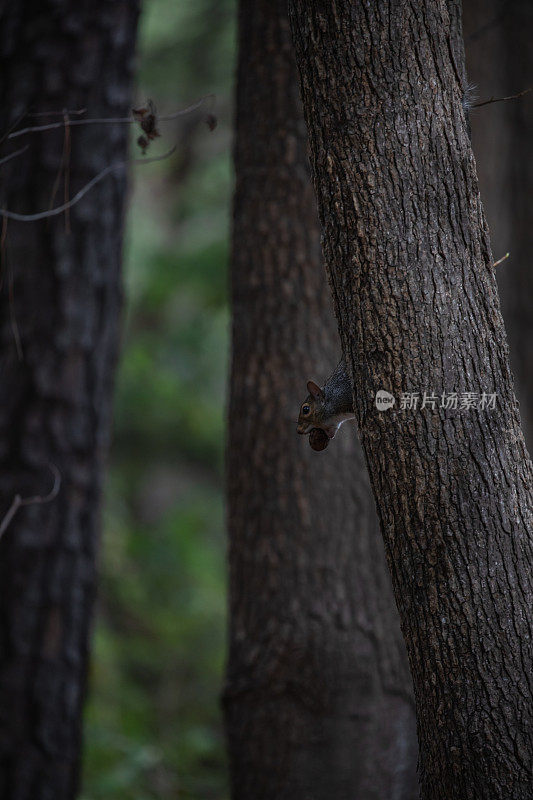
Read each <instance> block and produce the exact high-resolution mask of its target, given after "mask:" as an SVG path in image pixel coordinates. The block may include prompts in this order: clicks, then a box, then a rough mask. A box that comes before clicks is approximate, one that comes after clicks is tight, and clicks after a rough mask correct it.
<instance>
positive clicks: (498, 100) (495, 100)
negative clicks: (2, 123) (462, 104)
mask: <svg viewBox="0 0 533 800" xmlns="http://www.w3.org/2000/svg"><path fill="white" fill-rule="evenodd" d="M532 89H533V86H529V87H528V88H527V89H524V91H523V92H518V94H510V95H508V96H507V97H491V98H490V100H483V102H482V103H474V105H473V106H472V108H481V106H488V105H490V103H502V102H503V101H504V100H518V98H519V97H523V96H524V95H525V94H528V93H529V92H530V91H531V90H532ZM11 135H13V134H11Z"/></svg>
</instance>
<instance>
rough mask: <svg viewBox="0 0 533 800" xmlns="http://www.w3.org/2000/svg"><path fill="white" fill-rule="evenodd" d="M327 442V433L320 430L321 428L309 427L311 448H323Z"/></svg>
mask: <svg viewBox="0 0 533 800" xmlns="http://www.w3.org/2000/svg"><path fill="white" fill-rule="evenodd" d="M328 444H329V438H328V435H327V433H326V432H325V431H323V430H322V428H311V432H310V434H309V445H310V446H311V447H312V448H313V450H318V451H320V450H325V449H326V447H327V446H328Z"/></svg>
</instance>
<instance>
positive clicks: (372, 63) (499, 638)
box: [289, 0, 533, 800]
mask: <svg viewBox="0 0 533 800" xmlns="http://www.w3.org/2000/svg"><path fill="white" fill-rule="evenodd" d="M289 7H290V9H291V20H292V26H293V37H294V41H295V45H296V53H297V62H298V65H299V69H300V75H301V86H302V93H303V99H304V109H305V114H306V119H307V125H308V130H309V135H310V144H311V151H312V164H313V171H314V179H315V185H316V191H317V195H318V201H319V210H320V216H321V222H322V225H323V229H324V248H325V256H326V263H327V265H328V268H329V271H330V279H331V283H332V289H333V295H334V299H335V305H336V310H337V313H338V316H339V319H340V323H341V333H342V339H343V349H344V352H345V355H346V357H347V362H348V364H349V368H350V370H351V373H352V375H353V379H354V387H355V401H356V415H357V422H358V425H359V430H360V434H361V437H362V441H363V446H364V449H365V454H366V458H367V462H368V466H369V471H370V478H371V482H372V486H373V490H374V495H375V497H376V502H377V506H378V512H379V516H380V521H381V527H382V532H383V536H384V539H385V545H386V550H387V556H388V560H389V566H390V569H391V573H392V578H393V586H394V592H395V596H396V602H397V604H398V607H399V610H400V616H401V620H402V630H403V633H404V636H405V639H406V643H407V650H408V655H409V659H410V665H411V671H412V675H413V680H414V685H415V697H416V704H417V718H418V733H419V745H420V777H421V785H422V797H423V798H424V800H466V798H469V800H476V799H479V800H481V798H483V800H497V799H498V798H501V800H504V798H505V800H509V798H513V800H526V798H527V799H528V800H529V798H531V764H532V762H533V746H532V741H531V730H532V723H533V719H532V705H531V681H532V670H531V656H532V652H531V650H532V624H531V607H532V601H533V591H532V589H533V587H532V572H531V567H532V566H533V553H532V524H531V523H532V497H531V481H532V470H531V462H530V461H529V458H528V455H527V452H526V449H525V445H524V439H523V435H522V432H521V429H520V420H519V415H518V409H517V403H516V400H515V397H514V394H513V388H512V380H511V375H510V371H509V364H508V348H507V344H506V341H505V333H504V328H503V323H502V319H501V315H500V311H499V303H498V295H497V290H496V282H495V278H494V269H493V267H492V254H491V251H490V244H489V240H488V235H487V230H486V225H485V220H484V217H483V210H482V207H481V203H480V200H479V193H478V188H477V179H476V174H475V167H474V161H473V157H472V152H471V148H470V142H469V136H468V128H467V124H466V120H465V117H464V113H463V107H462V99H463V93H464V88H465V87H464V75H463V73H464V55H463V46H462V40H461V38H460V29H461V28H460V5H459V3H458V2H455V1H454V0H449V2H444V0H424V1H423V2H421V3H418V4H412V3H408V2H403V1H402V2H392V1H390V2H381V3H370V4H367V3H361V4H359V3H357V4H355V3H351V2H348V0H338V1H337V2H336V3H335V4H327V5H326V4H323V3H318V2H303V0H290V2H289ZM379 389H385V390H388V391H389V392H391V393H392V394H394V395H395V397H396V398H397V400H396V404H395V405H394V406H393V407H392V408H389V409H388V410H383V411H378V410H377V409H376V405H375V395H376V392H377V391H378V390H379ZM424 391H425V392H427V393H431V394H435V395H437V396H438V399H437V401H436V403H435V409H433V408H432V407H431V405H430V406H429V407H427V406H426V407H425V408H424V410H421V408H420V405H419V407H418V409H417V410H408V409H405V410H404V409H402V407H401V404H400V402H399V398H400V396H401V393H402V392H420V393H421V394H422V393H423V392H424ZM452 391H457V392H459V393H462V392H477V393H482V392H483V391H485V392H487V393H496V401H497V402H496V407H495V408H494V410H487V409H485V410H474V409H469V410H468V409H462V410H461V409H460V408H459V409H457V410H453V409H442V408H440V395H441V393H442V392H452ZM421 400H422V398H421ZM479 401H480V398H479V397H478V398H477V402H479Z"/></svg>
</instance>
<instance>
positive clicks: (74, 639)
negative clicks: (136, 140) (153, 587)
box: [0, 0, 138, 800]
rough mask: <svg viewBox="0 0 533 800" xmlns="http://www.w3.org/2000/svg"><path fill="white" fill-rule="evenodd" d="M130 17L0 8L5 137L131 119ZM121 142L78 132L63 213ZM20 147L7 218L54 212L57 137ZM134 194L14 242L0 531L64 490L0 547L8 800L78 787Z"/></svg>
mask: <svg viewBox="0 0 533 800" xmlns="http://www.w3.org/2000/svg"><path fill="white" fill-rule="evenodd" d="M137 11H138V9H137V3H136V2H118V1H117V2H115V1H114V0H113V1H112V2H109V1H108V0H93V1H92V2H90V3H89V2H87V0H83V1H82V2H74V0H54V1H53V2H52V0H46V2H42V1H41V2H37V1H36V0H35V1H34V2H30V0H24V1H23V0H21V2H17V3H8V2H1V3H0V98H1V100H0V104H1V107H2V111H3V113H2V123H1V126H2V132H3V133H5V132H6V131H7V129H8V128H10V127H11V126H14V125H15V124H16V123H17V120H19V119H20V118H21V116H23V115H25V114H28V113H30V112H41V111H48V112H49V111H56V112H57V111H59V112H61V111H62V110H63V109H79V108H86V109H87V116H88V117H107V116H113V117H116V116H124V115H125V114H127V111H128V108H129V106H130V102H131V101H130V90H131V79H132V67H133V49H134V41H135V29H136V21H137ZM60 118H61V117H59V119H60ZM57 119H58V117H57V116H55V117H53V118H52V121H56V120H57ZM43 121H45V122H46V121H50V119H49V118H48V119H45V120H43V119H42V118H39V117H37V118H35V117H27V116H26V117H24V119H23V120H21V125H27V124H30V125H31V124H34V125H35V124H39V123H42V122H43ZM127 138H128V130H127V129H126V128H125V127H124V126H111V125H108V126H90V127H84V128H77V129H76V128H73V129H72V130H71V136H70V140H71V146H70V156H69V158H68V164H69V182H70V189H69V191H70V196H72V195H73V194H74V193H75V192H76V191H77V190H78V189H80V188H81V187H82V186H83V185H84V184H85V183H86V182H87V181H88V180H89V179H90V178H92V177H93V176H94V175H95V174H96V173H97V172H99V171H100V170H101V169H102V168H104V167H105V166H107V165H108V164H110V163H111V162H113V161H120V160H123V159H124V158H125V157H126V151H127ZM16 142H17V145H16V146H17V147H19V146H20V145H21V143H22V142H23V143H24V144H28V145H29V149H28V150H27V152H26V153H25V154H24V155H23V156H22V157H19V158H17V159H14V160H13V161H11V162H9V163H7V164H5V165H4V166H2V167H0V170H1V172H0V179H1V184H0V202H1V204H2V206H3V207H6V208H8V209H9V210H11V211H16V212H19V213H32V212H37V211H42V210H46V209H47V208H49V207H50V206H51V205H59V204H60V203H61V202H62V201H63V192H64V185H63V179H62V178H61V181H60V183H59V188H58V191H57V194H56V195H55V199H53V197H52V194H53V185H54V182H55V180H56V175H57V173H58V170H59V167H60V164H61V159H62V153H63V147H64V132H63V131H49V132H46V133H43V134H36V135H31V136H28V137H26V138H25V139H24V140H20V139H18V140H16ZM13 149H14V146H13ZM6 152H8V149H7V148H6V143H5V142H4V145H3V152H2V155H4V154H5V153H6ZM125 189H126V175H125V172H124V170H122V171H116V172H114V173H113V174H112V175H111V176H109V177H108V178H106V179H105V181H103V182H102V183H100V184H99V185H98V186H97V187H96V188H94V189H93V190H92V191H91V192H90V193H89V194H87V196H86V197H85V198H84V199H83V200H82V201H81V202H80V203H79V204H78V205H77V206H76V207H74V208H73V209H72V210H71V212H70V222H69V223H67V222H66V220H65V219H64V218H55V219H52V220H49V221H45V222H39V223H31V224H27V223H21V222H12V221H11V222H9V225H8V226H7V229H5V228H4V234H5V244H6V247H5V250H3V253H2V291H1V295H0V309H1V311H0V314H1V316H0V319H1V326H0V374H1V379H0V492H1V509H0V513H2V515H3V513H4V512H5V511H6V509H7V508H8V506H9V505H10V503H11V500H12V498H13V496H14V495H15V494H16V493H20V494H21V495H23V496H27V495H34V494H41V495H45V494H46V493H47V492H48V491H49V490H50V487H51V484H52V481H53V478H52V474H51V472H50V469H49V467H48V466H47V465H48V464H49V463H50V462H51V463H52V464H54V465H55V467H56V468H57V469H58V470H59V472H60V474H61V489H60V492H59V494H58V496H57V498H56V499H55V500H54V501H53V502H52V503H50V504H47V505H34V506H28V507H26V508H22V509H21V510H20V511H19V512H18V514H17V515H16V516H15V518H14V519H13V521H12V522H11V524H10V526H9V528H8V529H7V531H6V533H5V535H4V537H3V539H2V541H1V542H0V797H2V799H3V800H15V799H16V800H45V799H46V800H66V799H67V798H73V797H74V796H75V794H76V792H77V787H78V783H79V766H80V746H81V712H82V705H83V700H84V693H85V686H86V675H87V658H88V644H89V630H90V624H91V617H92V610H93V600H94V594H95V579H96V574H95V559H96V551H97V542H98V527H99V506H100V496H101V483H102V467H103V458H104V456H105V454H106V451H107V447H108V439H109V429H110V412H111V396H112V385H113V372H114V366H115V360H116V354H117V345H118V337H119V313H120V307H121V292H122V289H121V275H120V264H121V246H122V229H123V216H124V198H125Z"/></svg>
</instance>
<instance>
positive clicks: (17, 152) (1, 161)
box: [0, 144, 29, 167]
mask: <svg viewBox="0 0 533 800" xmlns="http://www.w3.org/2000/svg"><path fill="white" fill-rule="evenodd" d="M28 147H29V144H26V145H24V147H21V148H20V150H15V152H14V153H10V154H9V155H8V156H4V158H0V167H1V166H2V164H6V163H7V162H8V161H11V159H12V158H16V157H17V156H20V155H22V153H25V152H26V150H27V149H28Z"/></svg>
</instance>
